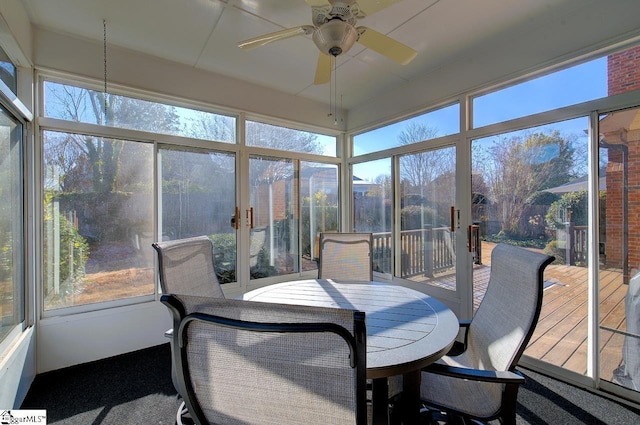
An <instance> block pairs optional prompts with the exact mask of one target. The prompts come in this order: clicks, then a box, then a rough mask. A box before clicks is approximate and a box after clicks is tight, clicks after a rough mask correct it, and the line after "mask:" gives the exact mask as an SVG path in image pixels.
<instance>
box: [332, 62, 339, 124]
mask: <svg viewBox="0 0 640 425" xmlns="http://www.w3.org/2000/svg"><path fill="white" fill-rule="evenodd" d="M337 71H338V57H337V56H336V57H334V58H333V103H334V105H333V125H338V100H337V98H338V72H337Z"/></svg>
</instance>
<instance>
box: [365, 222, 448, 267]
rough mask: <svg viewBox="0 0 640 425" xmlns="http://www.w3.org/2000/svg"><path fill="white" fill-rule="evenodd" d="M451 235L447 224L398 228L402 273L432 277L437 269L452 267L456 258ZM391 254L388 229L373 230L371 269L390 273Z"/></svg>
mask: <svg viewBox="0 0 640 425" xmlns="http://www.w3.org/2000/svg"><path fill="white" fill-rule="evenodd" d="M453 237H454V234H453V233H452V232H451V230H450V229H449V228H448V227H435V228H425V229H420V230H404V231H402V232H400V249H401V264H400V267H401V272H400V275H401V277H411V276H417V275H424V276H426V277H433V275H434V274H435V273H437V272H441V271H445V270H448V269H451V268H453V267H454V265H455V258H456V253H455V244H454V240H453ZM393 258H394V255H393V248H392V243H391V232H383V233H374V234H373V263H374V270H376V271H380V272H386V273H391V271H392V270H393Z"/></svg>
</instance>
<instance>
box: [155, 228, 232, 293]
mask: <svg viewBox="0 0 640 425" xmlns="http://www.w3.org/2000/svg"><path fill="white" fill-rule="evenodd" d="M152 246H153V248H155V250H156V251H157V252H158V268H159V274H160V288H161V289H162V292H163V293H164V294H179V295H197V296H202V297H214V298H224V293H223V292H222V288H221V287H220V282H219V281H218V277H217V276H216V271H215V269H214V263H213V244H212V243H211V239H209V238H208V237H207V236H198V237H194V238H186V239H177V240H173V241H163V242H155V243H153V244H152Z"/></svg>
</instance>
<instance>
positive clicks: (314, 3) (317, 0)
mask: <svg viewBox="0 0 640 425" xmlns="http://www.w3.org/2000/svg"><path fill="white" fill-rule="evenodd" d="M304 1H306V2H307V4H308V5H309V6H311V7H322V6H327V5H328V4H329V0H304Z"/></svg>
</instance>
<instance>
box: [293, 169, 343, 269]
mask: <svg viewBox="0 0 640 425" xmlns="http://www.w3.org/2000/svg"><path fill="white" fill-rule="evenodd" d="M300 199H301V201H302V204H301V205H300V222H301V223H300V236H301V240H302V270H303V271H305V270H316V269H317V268H318V264H317V263H316V261H315V260H316V259H317V258H319V246H318V237H319V235H320V233H321V232H328V231H337V230H338V166H337V165H328V164H319V163H312V162H304V161H303V162H301V163H300Z"/></svg>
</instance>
